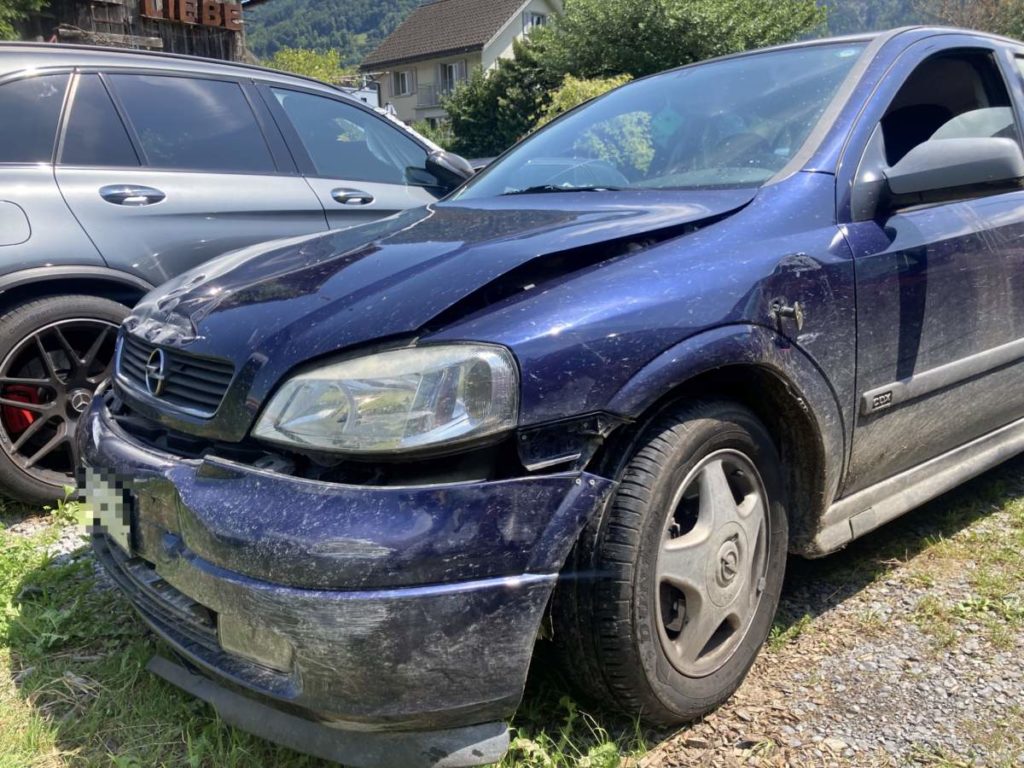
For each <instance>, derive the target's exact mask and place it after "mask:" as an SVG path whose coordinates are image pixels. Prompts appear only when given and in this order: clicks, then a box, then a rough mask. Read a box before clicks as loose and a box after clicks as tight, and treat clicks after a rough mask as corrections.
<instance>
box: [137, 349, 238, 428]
mask: <svg viewBox="0 0 1024 768" xmlns="http://www.w3.org/2000/svg"><path fill="white" fill-rule="evenodd" d="M157 349H162V350H163V353H164V360H165V365H164V372H163V376H164V382H163V389H162V390H161V391H160V393H159V395H157V397H159V399H160V400H164V401H166V402H168V403H170V404H171V405H174V406H177V407H178V408H181V409H183V410H186V411H189V412H190V413H195V414H197V415H200V416H212V415H213V414H214V413H216V411H217V408H219V407H220V403H221V401H222V400H223V399H224V393H225V392H227V389H228V386H229V385H230V384H231V379H232V378H233V377H234V374H235V369H234V366H233V365H231V363H229V362H226V361H224V360H215V359H212V358H209V357H196V356H194V355H190V354H188V353H186V352H182V351H181V350H178V349H170V348H167V347H157V346H156V345H155V344H150V343H149V342H147V341H143V340H142V339H139V338H137V337H135V336H132V335H130V334H125V335H124V340H123V342H122V344H121V356H120V358H119V359H118V366H117V368H118V373H119V374H120V376H121V378H123V379H124V380H125V381H127V382H128V383H129V384H131V385H132V386H133V387H134V388H136V389H138V390H140V391H142V392H151V390H150V388H149V387H148V386H147V384H146V366H147V364H148V363H149V362H150V357H151V356H152V355H153V352H154V351H155V350H157Z"/></svg>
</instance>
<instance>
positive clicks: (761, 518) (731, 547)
mask: <svg viewBox="0 0 1024 768" xmlns="http://www.w3.org/2000/svg"><path fill="white" fill-rule="evenodd" d="M769 534H770V531H769V516H768V496H767V493H766V492H765V487H764V483H763V482H762V480H761V477H760V475H759V474H758V471H757V468H756V467H755V466H754V464H753V462H752V461H751V460H750V459H749V458H747V457H746V456H745V455H744V454H742V453H740V452H739V451H734V450H722V451H716V452H715V453H712V454H710V455H709V456H707V457H705V458H704V459H703V460H702V461H701V462H700V463H699V464H697V466H696V467H694V468H693V470H691V471H690V473H689V474H688V475H687V476H686V478H685V479H684V480H683V482H682V483H681V484H680V486H679V488H678V490H677V492H676V494H675V498H674V499H673V502H672V504H671V506H670V511H669V514H668V517H667V520H666V524H665V530H664V533H663V536H662V541H661V549H660V551H659V553H658V558H657V564H656V566H655V568H656V570H655V573H656V583H657V585H658V601H657V602H658V617H657V618H658V622H657V623H658V631H659V635H660V638H661V644H662V648H663V650H664V652H665V655H666V656H667V658H668V659H669V661H670V662H671V663H672V665H673V666H674V667H675V668H676V669H677V670H678V671H679V672H680V673H682V674H684V675H687V676H689V677H704V676H707V675H710V674H712V673H713V672H715V671H716V670H718V669H720V668H721V667H722V665H723V664H725V663H726V662H727V661H728V660H729V658H730V657H731V656H732V654H733V653H734V652H735V650H736V648H737V646H738V645H739V644H740V643H741V642H742V640H743V638H744V637H745V635H746V633H747V630H748V629H749V628H750V624H751V622H752V621H753V619H754V616H755V614H756V613H757V608H758V605H759V603H760V601H761V596H762V594H763V593H764V589H765V575H766V573H767V569H768V537H769Z"/></svg>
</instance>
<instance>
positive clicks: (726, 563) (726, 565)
mask: <svg viewBox="0 0 1024 768" xmlns="http://www.w3.org/2000/svg"><path fill="white" fill-rule="evenodd" d="M720 567H721V569H722V583H723V584H731V583H732V580H733V579H735V578H736V574H737V573H738V572H739V553H738V552H736V550H735V549H730V550H729V551H728V552H726V553H725V554H724V555H723V556H722V561H721V564H720Z"/></svg>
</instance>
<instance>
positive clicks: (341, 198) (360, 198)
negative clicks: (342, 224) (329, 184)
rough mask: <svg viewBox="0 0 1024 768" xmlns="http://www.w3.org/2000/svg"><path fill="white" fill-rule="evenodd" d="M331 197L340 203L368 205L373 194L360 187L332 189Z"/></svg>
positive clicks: (371, 200)
mask: <svg viewBox="0 0 1024 768" xmlns="http://www.w3.org/2000/svg"><path fill="white" fill-rule="evenodd" d="M331 197H333V198H334V199H335V200H336V201H337V202H339V203H341V204H342V205H369V204H370V203H372V202H373V195H371V194H370V193H369V192H363V191H362V190H360V189H332V190H331Z"/></svg>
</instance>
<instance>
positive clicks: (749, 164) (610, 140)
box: [456, 43, 864, 200]
mask: <svg viewBox="0 0 1024 768" xmlns="http://www.w3.org/2000/svg"><path fill="white" fill-rule="evenodd" d="M863 48H864V46H863V44H860V43H852V44H851V43H843V44H828V45H811V46H805V47H799V48H790V49H785V50H776V51H769V52H765V53H759V54H753V55H750V56H740V57H736V58H732V59H723V60H720V61H713V62H709V63H707V64H702V65H699V66H694V67H687V68H684V69H679V70H674V71H671V72H666V73H664V74H661V75H657V76H654V77H650V78H646V79H643V80H640V81H638V82H635V83H630V84H628V85H626V86H624V87H622V88H620V89H618V90H616V91H613V92H612V93H610V94H607V95H606V96H603V97H602V98H599V99H597V100H596V101H594V102H592V103H590V104H589V105H587V106H585V107H583V108H581V109H578V110H576V111H575V112H573V113H572V114H569V115H567V116H566V117H564V118H562V119H560V120H558V121H557V122H555V123H553V124H552V125H550V126H548V127H547V128H545V129H544V130H542V131H540V132H538V133H537V134H535V135H534V136H533V137H532V138H530V139H528V140H526V141H525V142H523V143H522V144H521V145H519V146H518V147H516V148H515V149H514V150H513V151H512V152H510V153H509V154H508V155H507V156H506V157H504V158H503V159H501V160H500V161H498V162H497V163H495V164H494V165H493V166H492V167H490V168H489V169H488V170H487V171H486V172H484V173H483V174H481V175H480V176H479V177H478V178H477V179H476V180H474V181H473V182H471V183H470V184H468V185H467V186H466V187H465V188H464V189H463V190H462V192H460V193H459V194H458V195H457V198H456V199H462V200H466V199H474V198H482V197H493V196H497V195H509V194H526V193H545V192H562V191H566V192H569V191H583V190H590V191H605V190H621V189H706V188H716V187H750V186H760V185H761V184H764V183H765V182H766V181H768V180H769V179H770V178H772V177H773V176H774V175H775V174H777V173H778V172H779V171H781V170H782V169H783V168H785V166H786V165H787V164H788V163H789V162H790V160H792V159H793V157H794V156H795V155H796V153H797V152H798V151H799V149H800V147H801V146H802V145H803V144H804V142H805V141H806V140H807V137H808V136H809V135H810V133H811V131H812V129H813V128H814V126H815V125H816V124H817V122H818V121H819V119H820V118H821V116H822V114H823V113H824V112H825V109H826V108H827V106H828V104H829V102H830V101H831V100H832V99H833V97H834V96H835V95H836V93H837V91H838V90H839V88H840V86H841V84H842V82H843V80H844V78H845V77H846V76H847V75H848V74H849V72H850V70H851V69H852V68H853V65H854V63H855V62H856V61H857V58H858V56H859V55H860V53H861V52H862V51H863Z"/></svg>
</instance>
